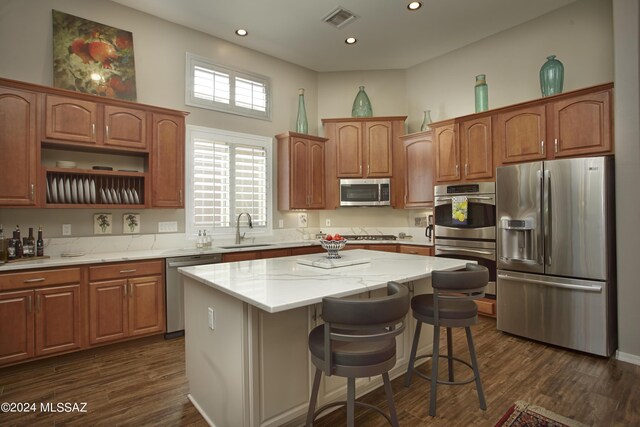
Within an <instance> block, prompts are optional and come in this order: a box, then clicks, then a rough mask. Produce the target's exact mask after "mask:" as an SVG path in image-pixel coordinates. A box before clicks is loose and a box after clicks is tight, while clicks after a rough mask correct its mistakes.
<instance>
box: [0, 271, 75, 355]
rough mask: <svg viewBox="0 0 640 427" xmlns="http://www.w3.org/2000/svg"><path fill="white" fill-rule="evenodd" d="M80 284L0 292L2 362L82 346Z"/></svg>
mask: <svg viewBox="0 0 640 427" xmlns="http://www.w3.org/2000/svg"><path fill="white" fill-rule="evenodd" d="M80 296H81V294H80V284H79V283H78V284H72V285H68V286H56V287H43V288H37V289H29V290H23V291H17V292H2V293H0V365H4V364H9V363H14V362H19V361H21V360H26V359H30V358H32V357H38V356H46V355H49V354H56V353H62V352H68V351H72V350H75V349H80V348H82V329H81V327H82V311H81V298H80Z"/></svg>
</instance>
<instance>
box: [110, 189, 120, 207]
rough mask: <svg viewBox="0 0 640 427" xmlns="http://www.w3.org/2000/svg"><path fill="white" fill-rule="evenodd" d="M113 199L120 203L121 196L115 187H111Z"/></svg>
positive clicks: (114, 201)
mask: <svg viewBox="0 0 640 427" xmlns="http://www.w3.org/2000/svg"><path fill="white" fill-rule="evenodd" d="M111 200H113V203H116V204H119V203H120V197H119V196H118V192H117V191H116V190H115V188H112V189H111Z"/></svg>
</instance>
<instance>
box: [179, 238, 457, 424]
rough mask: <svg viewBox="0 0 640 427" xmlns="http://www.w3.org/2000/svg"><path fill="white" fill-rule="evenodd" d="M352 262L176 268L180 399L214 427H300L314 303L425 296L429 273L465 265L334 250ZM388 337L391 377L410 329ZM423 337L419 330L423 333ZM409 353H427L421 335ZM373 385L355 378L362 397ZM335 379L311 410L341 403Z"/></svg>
mask: <svg viewBox="0 0 640 427" xmlns="http://www.w3.org/2000/svg"><path fill="white" fill-rule="evenodd" d="M341 255H342V257H343V258H342V260H343V261H345V260H346V261H354V262H361V263H360V264H356V265H351V266H346V267H338V268H321V267H317V266H313V265H302V264H299V263H298V260H299V259H300V258H304V259H306V260H309V261H312V262H314V261H315V262H320V261H321V260H322V259H323V257H324V254H314V255H305V256H296V257H285V258H275V259H262V260H254V261H242V262H236V263H223V264H214V265H204V266H194V267H184V268H181V269H180V270H179V271H180V272H181V273H182V274H183V275H184V276H185V277H184V279H185V280H184V285H185V313H186V314H185V336H186V343H185V347H186V349H185V350H186V351H185V353H186V369H187V378H188V380H189V398H190V400H191V401H192V402H193V404H194V405H195V406H196V408H198V410H199V411H200V412H201V413H202V415H203V416H204V417H205V419H207V421H208V422H209V423H210V424H212V425H215V426H218V427H224V426H234V427H235V426H279V425H284V424H293V425H300V424H302V420H303V418H304V415H305V414H306V410H307V405H308V401H309V395H310V389H311V380H312V375H313V372H314V368H313V366H312V365H311V363H310V358H309V354H308V349H307V335H308V333H309V331H310V330H311V329H312V328H314V327H315V326H316V325H319V324H321V323H322V321H321V313H320V310H321V304H320V303H321V301H322V298H323V297H326V296H335V297H348V298H369V297H372V296H373V297H375V296H382V295H384V294H385V293H386V284H387V282H388V281H392V280H394V281H398V282H401V283H405V284H406V285H407V286H408V287H409V290H410V292H411V293H412V294H417V293H426V292H429V291H430V288H431V280H430V278H431V272H432V271H433V270H457V269H460V268H463V267H464V265H465V263H466V262H465V261H461V260H456V259H447V258H435V257H424V256H417V255H408V254H400V253H387V252H377V251H368V250H351V251H347V252H342V253H341ZM406 325H407V328H406V330H405V332H404V333H403V334H402V335H400V336H398V338H397V363H396V366H395V367H394V368H393V370H392V371H391V372H390V376H391V377H396V376H398V375H401V374H402V373H403V372H404V371H405V370H406V365H407V363H408V359H409V351H410V347H411V338H412V334H413V329H414V325H415V323H414V321H413V318H412V317H411V314H410V313H408V314H407V321H406ZM423 329H424V328H423ZM423 332H425V333H423V334H422V336H421V342H420V347H419V354H422V353H426V352H428V351H430V349H431V331H429V330H428V328H427V330H423ZM379 385H381V379H380V378H371V379H369V378H363V379H359V380H357V391H358V393H359V394H364V393H366V392H367V391H370V390H372V389H374V388H376V387H378V386H379ZM345 394H346V380H345V379H344V378H337V377H327V378H323V383H322V385H321V390H320V396H319V399H318V400H319V401H318V404H319V405H322V404H324V403H326V402H330V401H333V400H337V399H341V398H342V397H343V396H344V395H345Z"/></svg>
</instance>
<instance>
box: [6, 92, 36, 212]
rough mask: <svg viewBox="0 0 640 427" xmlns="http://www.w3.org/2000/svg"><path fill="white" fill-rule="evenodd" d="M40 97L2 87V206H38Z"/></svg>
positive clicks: (31, 93)
mask: <svg viewBox="0 0 640 427" xmlns="http://www.w3.org/2000/svg"><path fill="white" fill-rule="evenodd" d="M37 99H38V98H37V94H36V93H34V92H29V91H24V90H19V89H13V88H8V87H3V86H0V153H2V155H1V156H0V171H2V179H0V206H35V204H36V200H37V198H36V191H37V190H38V188H37V187H38V186H37V172H36V169H37V167H36V162H37V160H36V159H37V149H38V146H37V134H38V132H37V127H36V123H37V122H36V116H37Z"/></svg>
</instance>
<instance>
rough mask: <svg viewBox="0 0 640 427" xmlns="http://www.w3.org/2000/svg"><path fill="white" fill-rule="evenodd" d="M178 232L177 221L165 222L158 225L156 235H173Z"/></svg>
mask: <svg viewBox="0 0 640 427" xmlns="http://www.w3.org/2000/svg"><path fill="white" fill-rule="evenodd" d="M177 231H178V222H177V221H165V222H159V223H158V233H175V232H177Z"/></svg>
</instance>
